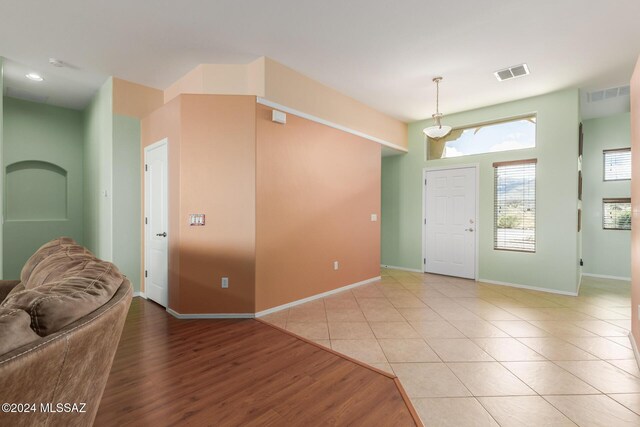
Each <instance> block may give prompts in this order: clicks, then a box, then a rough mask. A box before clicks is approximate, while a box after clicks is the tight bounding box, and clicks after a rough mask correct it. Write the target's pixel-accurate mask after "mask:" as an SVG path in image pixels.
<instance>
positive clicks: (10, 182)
mask: <svg viewBox="0 0 640 427" xmlns="http://www.w3.org/2000/svg"><path fill="white" fill-rule="evenodd" d="M6 173H7V174H6V181H5V182H6V215H7V217H6V218H7V220H8V221H34V220H60V219H67V171H66V170H65V169H63V168H61V167H60V166H57V165H54V164H53V163H49V162H43V161H39V160H25V161H21V162H16V163H12V164H10V165H9V166H7V170H6Z"/></svg>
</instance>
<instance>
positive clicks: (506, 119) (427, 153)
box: [424, 111, 538, 161]
mask: <svg viewBox="0 0 640 427" xmlns="http://www.w3.org/2000/svg"><path fill="white" fill-rule="evenodd" d="M530 118H533V119H535V138H534V146H533V147H527V148H517V149H511V150H503V151H487V152H483V153H473V154H465V155H463V156H459V157H438V158H435V157H434V158H431V156H430V146H429V145H430V144H432V143H435V142H439V141H440V140H441V139H444V140H447V138H448V136H449V135H447V136H445V137H444V138H439V139H436V140H434V139H432V138H429V137H428V136H425V144H424V147H425V160H426V161H431V160H449V159H458V158H466V157H473V156H483V155H487V154H496V153H511V152H518V151H523V150H533V149H535V148H537V147H538V112H537V111H532V112H529V113H524V114H518V115H515V116H508V117H502V118H498V119H492V120H485V121H481V122H477V123H470V124H464V125H460V126H453V127H452V129H451V131H452V132H455V131H459V130H462V131H463V132H464V131H465V130H468V129H475V128H481V127H484V126H494V125H499V124H503V123H509V122H517V121H519V120H526V119H530ZM446 143H447V141H445V143H444V144H445V146H444V148H443V153H444V150H445V149H446Z"/></svg>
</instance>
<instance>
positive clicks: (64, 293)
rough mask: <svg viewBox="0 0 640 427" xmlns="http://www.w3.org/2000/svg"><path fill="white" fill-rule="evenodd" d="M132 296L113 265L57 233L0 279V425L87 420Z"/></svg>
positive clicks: (94, 408) (93, 410) (93, 412)
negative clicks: (10, 276) (14, 275)
mask: <svg viewBox="0 0 640 427" xmlns="http://www.w3.org/2000/svg"><path fill="white" fill-rule="evenodd" d="M131 296H132V289H131V284H130V282H129V280H128V279H127V278H126V277H125V276H124V275H123V274H122V273H120V271H119V270H118V269H117V268H116V267H115V266H114V265H113V264H111V263H109V262H105V261H102V260H99V259H97V258H96V257H95V256H93V254H91V253H90V252H89V251H88V250H86V249H85V248H83V247H82V246H79V245H77V244H76V243H75V242H74V241H73V240H72V239H69V238H64V237H63V238H60V239H56V240H53V241H51V242H49V243H47V244H45V245H44V246H42V247H41V248H40V249H38V251H36V253H34V254H33V255H32V256H31V258H30V259H29V260H28V261H27V263H26V264H25V265H24V267H23V269H22V273H21V275H20V280H19V281H0V404H2V405H3V406H2V409H1V410H0V425H3V426H4V425H7V426H90V425H91V424H92V423H93V420H94V418H95V415H96V412H97V410H98V405H99V404H100V399H101V397H102V392H103V390H104V386H105V384H106V382H107V377H108V375H109V371H110V369H111V364H112V362H113V357H114V354H115V351H116V348H117V346H118V341H119V339H120V334H121V333H122V328H123V325H124V320H125V317H126V314H127V311H128V309H129V304H130V303H131Z"/></svg>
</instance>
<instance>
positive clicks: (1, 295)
mask: <svg viewBox="0 0 640 427" xmlns="http://www.w3.org/2000/svg"><path fill="white" fill-rule="evenodd" d="M18 284H20V280H0V302H2V301H4V299H5V298H6V297H7V295H8V294H9V292H11V289H13V288H15V287H16V286H18Z"/></svg>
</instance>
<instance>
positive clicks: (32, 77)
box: [25, 73, 44, 82]
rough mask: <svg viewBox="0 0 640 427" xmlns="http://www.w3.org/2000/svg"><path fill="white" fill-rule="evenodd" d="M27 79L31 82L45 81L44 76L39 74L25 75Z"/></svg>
mask: <svg viewBox="0 0 640 427" xmlns="http://www.w3.org/2000/svg"><path fill="white" fill-rule="evenodd" d="M25 77H26V78H28V79H29V80H33V81H34V82H41V81H43V80H44V78H42V76H41V75H40V74H38V73H29V74H25Z"/></svg>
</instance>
